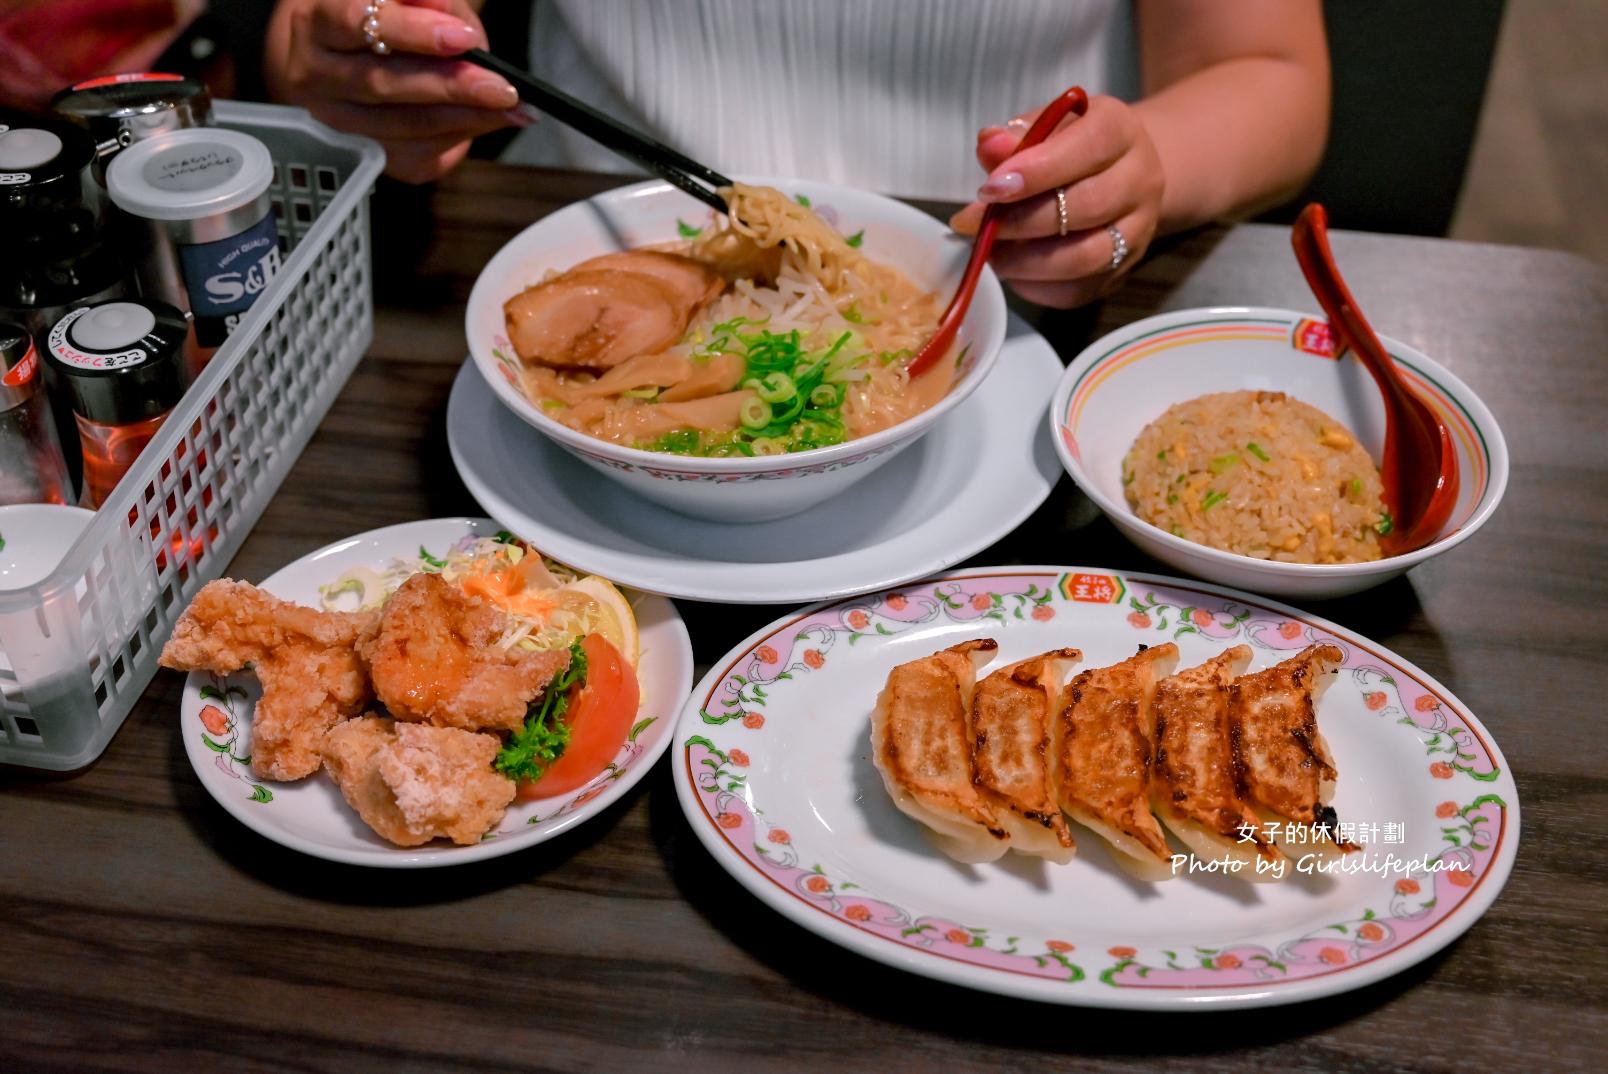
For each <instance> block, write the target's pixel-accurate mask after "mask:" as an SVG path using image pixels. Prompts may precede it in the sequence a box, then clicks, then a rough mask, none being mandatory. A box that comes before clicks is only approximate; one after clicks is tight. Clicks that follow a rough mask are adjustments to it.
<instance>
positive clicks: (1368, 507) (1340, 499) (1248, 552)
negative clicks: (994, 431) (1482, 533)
mask: <svg viewBox="0 0 1608 1074" xmlns="http://www.w3.org/2000/svg"><path fill="white" fill-rule="evenodd" d="M1122 480H1123V485H1124V487H1125V492H1126V495H1127V499H1128V503H1129V505H1130V506H1132V507H1133V509H1134V511H1135V513H1136V514H1138V515H1139V517H1140V518H1143V519H1144V520H1145V521H1147V522H1150V523H1151V524H1153V525H1156V526H1159V527H1161V528H1162V529H1164V530H1167V531H1168V532H1169V533H1172V534H1173V535H1174V536H1177V537H1182V538H1184V539H1185V540H1189V541H1194V542H1195V543H1196V544H1204V545H1209V546H1210V547H1212V548H1220V549H1223V550H1224V551H1227V552H1236V553H1238V554H1240V555H1243V556H1251V557H1253V558H1255V559H1271V560H1280V561H1283V562H1286V563H1359V562H1363V561H1366V560H1375V559H1379V558H1380V548H1379V538H1380V537H1381V536H1382V535H1384V534H1386V533H1389V532H1390V526H1391V520H1390V516H1389V515H1388V514H1386V512H1385V509H1384V506H1383V496H1382V493H1383V490H1382V487H1381V485H1380V480H1379V469H1378V467H1377V466H1375V465H1374V462H1373V460H1372V459H1371V458H1369V456H1368V453H1367V452H1366V451H1365V450H1363V447H1362V445H1361V444H1359V443H1357V440H1356V437H1354V436H1352V435H1351V432H1350V431H1349V430H1348V429H1346V427H1345V426H1344V425H1342V424H1341V423H1340V422H1338V421H1336V420H1335V419H1333V418H1331V417H1329V415H1327V414H1325V413H1324V412H1323V411H1321V410H1319V409H1318V408H1317V407H1314V406H1310V405H1308V404H1306V403H1303V402H1301V401H1300V400H1299V399H1292V398H1290V397H1289V396H1287V395H1285V394H1284V393H1283V392H1260V391H1239V392H1220V393H1217V394H1213V395H1203V396H1200V397H1198V398H1195V399H1191V400H1189V401H1187V402H1183V403H1177V404H1175V405H1173V406H1171V407H1169V408H1168V409H1167V411H1166V413H1164V414H1162V415H1161V417H1159V418H1157V419H1156V420H1155V421H1153V422H1151V423H1150V424H1149V425H1147V426H1145V428H1144V431H1143V432H1141V433H1140V434H1139V437H1138V439H1136V440H1135V441H1134V444H1133V447H1132V448H1131V449H1130V450H1129V452H1128V456H1127V458H1126V459H1124V460H1123V469H1122Z"/></svg>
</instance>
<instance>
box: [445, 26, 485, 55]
mask: <svg viewBox="0 0 1608 1074" xmlns="http://www.w3.org/2000/svg"><path fill="white" fill-rule="evenodd" d="M435 42H436V51H437V52H463V51H465V50H466V49H472V48H474V47H475V46H476V45H478V44H480V34H479V33H477V32H476V31H475V28H474V27H473V26H470V25H469V24H468V23H461V24H459V25H457V26H437V27H436V32H435Z"/></svg>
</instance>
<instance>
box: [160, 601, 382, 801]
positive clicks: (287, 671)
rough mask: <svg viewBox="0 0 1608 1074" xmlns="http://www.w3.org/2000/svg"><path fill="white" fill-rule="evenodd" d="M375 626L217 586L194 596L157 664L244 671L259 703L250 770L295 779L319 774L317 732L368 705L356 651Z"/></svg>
mask: <svg viewBox="0 0 1608 1074" xmlns="http://www.w3.org/2000/svg"><path fill="white" fill-rule="evenodd" d="M373 619H374V614H373V613H372V612H367V613H365V612H324V611H317V610H315V609H313V608H303V607H301V606H300V605H297V604H292V603H290V602H289V601H284V600H280V599H279V598H278V597H276V596H274V595H272V594H271V593H266V592H264V591H263V590H261V589H258V588H257V587H256V586H253V585H250V584H249V583H246V582H235V581H231V580H229V579H227V578H221V579H219V580H217V581H215V582H208V583H207V584H206V585H205V586H202V587H201V591H200V592H199V593H197V594H196V595H195V599H194V600H193V601H191V602H190V606H189V607H188V608H186V609H185V611H184V615H183V616H181V617H180V618H179V621H178V624H177V625H176V626H175V627H174V628H173V637H172V638H170V639H169V640H168V643H167V645H166V646H164V647H163V649H162V656H161V661H160V662H161V664H162V666H163V667H166V668H172V669H174V670H175V671H210V672H215V673H216V674H219V675H230V674H233V673H234V672H237V671H240V670H241V669H242V668H244V667H245V666H246V665H247V664H250V665H252V668H253V670H254V671H255V672H256V675H257V680H258V681H259V682H260V683H261V684H262V699H261V700H260V701H258V702H257V706H256V711H255V713H254V714H253V716H252V721H251V769H252V771H253V772H255V773H256V774H257V775H258V776H260V777H262V778H263V779H273V780H293V779H302V778H303V777H305V776H310V775H312V774H313V773H314V772H316V771H318V766H319V763H320V756H319V750H320V748H321V746H322V744H323V738H324V733H325V732H326V731H328V730H329V729H330V728H331V727H334V726H335V725H336V724H337V723H339V722H340V721H342V720H344V719H347V718H349V717H351V716H355V715H356V714H357V713H359V712H361V711H363V708H364V707H365V706H366V705H367V704H368V702H369V699H370V697H371V694H370V691H369V680H368V672H367V669H366V668H365V667H364V666H363V662H362V660H361V659H360V658H359V656H358V654H357V650H356V648H355V646H356V643H357V639H358V636H359V635H360V634H361V633H362V632H363V631H364V629H365V628H367V627H368V626H369V625H370V624H371V623H372V621H373Z"/></svg>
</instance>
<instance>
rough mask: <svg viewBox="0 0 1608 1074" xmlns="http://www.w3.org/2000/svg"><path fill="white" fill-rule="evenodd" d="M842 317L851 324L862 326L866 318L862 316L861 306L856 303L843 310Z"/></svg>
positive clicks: (851, 303)
mask: <svg viewBox="0 0 1608 1074" xmlns="http://www.w3.org/2000/svg"><path fill="white" fill-rule="evenodd" d="M842 317H843V319H844V320H845V321H848V322H849V323H850V324H861V323H863V322H864V320H865V318H864V317H863V316H861V314H860V307H859V305H858V304H857V303H854V302H850V303H849V304H848V305H847V306H845V307H844V308H843V312H842Z"/></svg>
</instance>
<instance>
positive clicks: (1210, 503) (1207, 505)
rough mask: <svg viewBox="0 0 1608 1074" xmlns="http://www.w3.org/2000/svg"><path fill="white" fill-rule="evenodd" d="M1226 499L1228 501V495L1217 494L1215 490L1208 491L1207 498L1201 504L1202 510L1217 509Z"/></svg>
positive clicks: (1224, 493)
mask: <svg viewBox="0 0 1608 1074" xmlns="http://www.w3.org/2000/svg"><path fill="white" fill-rule="evenodd" d="M1226 499H1228V493H1226V492H1217V491H1216V490H1214V489H1207V490H1206V498H1205V499H1204V500H1202V501H1201V502H1200V509H1201V510H1202V511H1210V510H1211V509H1212V508H1214V507H1216V506H1217V505H1218V504H1220V503H1222V502H1223V501H1224V500H1226Z"/></svg>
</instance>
